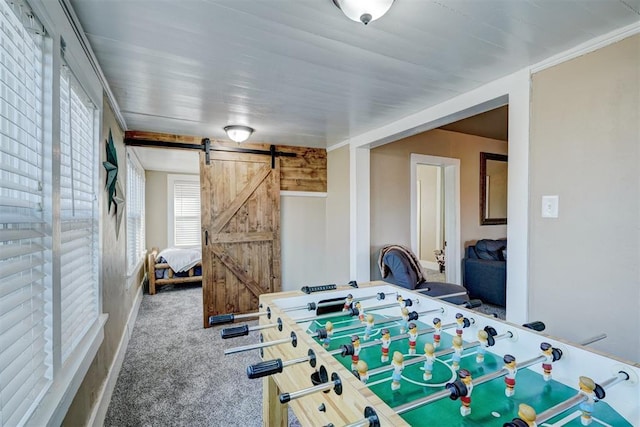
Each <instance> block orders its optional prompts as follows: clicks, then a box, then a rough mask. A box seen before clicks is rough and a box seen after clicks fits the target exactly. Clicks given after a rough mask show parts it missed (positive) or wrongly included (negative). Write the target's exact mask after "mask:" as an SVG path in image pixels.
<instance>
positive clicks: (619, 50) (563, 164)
mask: <svg viewBox="0 0 640 427" xmlns="http://www.w3.org/2000/svg"><path fill="white" fill-rule="evenodd" d="M531 93H532V95H531V99H532V104H531V106H532V107H531V108H532V109H531V146H530V147H531V152H530V156H531V157H530V171H531V173H530V209H529V218H530V227H531V233H530V247H529V249H530V258H529V271H530V273H529V274H530V282H529V283H530V288H529V289H530V292H529V298H530V299H529V309H530V313H531V318H537V319H540V320H542V321H544V322H545V323H546V324H547V332H549V333H550V334H553V335H557V336H561V337H565V338H568V339H571V340H577V341H579V340H582V339H584V338H587V337H589V336H592V335H595V334H598V333H602V332H604V333H606V334H607V335H608V338H607V339H606V340H604V341H601V342H599V343H596V344H593V345H592V347H594V348H599V349H601V350H603V351H606V352H610V353H613V354H616V355H618V356H622V357H625V358H628V359H630V360H634V361H640V334H639V333H638V330H639V328H640V314H639V313H640V311H639V309H638V308H639V306H640V227H639V224H640V175H639V173H638V166H639V165H640V154H639V151H640V124H639V123H640V35H636V36H633V37H631V38H627V39H625V40H623V41H621V42H618V43H616V44H614V45H611V46H608V47H605V48H603V49H600V50H598V51H595V52H593V53H590V54H587V55H584V56H582V57H579V58H576V59H574V60H571V61H568V62H565V63H562V64H560V65H557V66H555V67H553V68H550V69H547V70H544V71H541V72H539V73H537V74H534V75H533V80H532V92H531ZM543 195H558V196H559V199H560V203H559V217H558V218H542V217H541V197H542V196H543Z"/></svg>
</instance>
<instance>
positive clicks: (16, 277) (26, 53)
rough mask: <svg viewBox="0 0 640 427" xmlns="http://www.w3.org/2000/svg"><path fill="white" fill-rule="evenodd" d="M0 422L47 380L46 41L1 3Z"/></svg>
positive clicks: (25, 408) (20, 416)
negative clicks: (44, 143) (44, 121)
mask: <svg viewBox="0 0 640 427" xmlns="http://www.w3.org/2000/svg"><path fill="white" fill-rule="evenodd" d="M0 27H1V28H0V33H1V34H0V218H1V219H0V425H2V426H12V425H19V424H20V423H22V422H24V419H25V418H26V417H28V416H29V414H30V413H31V411H32V410H33V408H34V406H35V405H36V404H37V403H38V401H39V400H40V398H41V396H42V395H43V393H44V392H45V391H46V390H47V388H48V386H49V384H50V380H51V378H52V356H51V355H52V346H51V329H50V325H51V310H50V307H49V306H50V304H51V291H50V289H51V286H50V284H51V276H50V268H51V267H50V265H51V261H50V259H51V251H50V249H49V244H50V239H49V238H50V236H49V235H48V230H49V227H48V225H47V223H46V218H45V215H44V212H43V211H44V209H43V207H44V204H45V200H44V196H43V186H44V151H43V148H44V146H43V139H42V111H43V101H42V99H43V92H42V91H43V76H42V70H43V48H42V46H43V36H42V35H35V34H33V33H32V32H31V31H27V30H26V29H25V28H24V26H23V25H22V23H21V22H20V20H19V19H18V18H17V17H16V15H15V14H14V13H13V11H12V10H11V8H10V7H9V6H8V5H7V3H6V2H4V1H0Z"/></svg>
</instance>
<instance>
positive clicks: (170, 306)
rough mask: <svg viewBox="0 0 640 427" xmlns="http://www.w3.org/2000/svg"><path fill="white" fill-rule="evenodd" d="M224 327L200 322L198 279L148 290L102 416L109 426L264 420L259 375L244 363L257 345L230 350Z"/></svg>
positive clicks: (250, 359) (255, 357) (245, 339)
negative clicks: (249, 374)
mask: <svg viewBox="0 0 640 427" xmlns="http://www.w3.org/2000/svg"><path fill="white" fill-rule="evenodd" d="M221 329H222V327H217V328H210V329H204V328H203V327H202V289H201V287H200V286H199V285H186V286H185V285H183V286H181V287H179V288H175V289H174V288H173V287H171V286H165V287H163V288H162V289H161V290H160V291H159V292H158V293H157V294H156V295H147V294H145V295H144V297H143V300H142V305H141V306H140V311H139V313H138V319H137V321H136V324H135V328H134V331H133V335H132V337H131V340H130V341H129V346H128V348H127V352H126V355H125V359H124V362H123V365H122V370H121V371H120V375H119V377H118V381H117V383H116V387H115V390H114V392H113V396H112V399H111V403H110V405H109V409H108V411H107V416H106V418H105V423H104V424H105V426H118V427H124V426H260V425H262V381H261V380H249V379H248V378H247V376H246V374H245V367H246V366H247V365H249V364H252V363H256V362H258V361H260V356H259V354H258V351H257V350H254V351H250V352H243V353H238V354H234V355H229V356H225V355H224V354H223V351H224V349H225V348H227V347H235V346H238V345H244V344H250V343H255V342H256V341H257V334H258V332H254V333H252V334H251V335H250V336H248V337H241V338H235V339H233V340H222V339H221V338H220V330H221Z"/></svg>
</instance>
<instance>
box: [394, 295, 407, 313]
mask: <svg viewBox="0 0 640 427" xmlns="http://www.w3.org/2000/svg"><path fill="white" fill-rule="evenodd" d="M396 301H398V304H400V310H402V309H403V308H405V307H406V306H407V303H406V301H405V300H404V298H402V296H400V295H398V296H397V298H396Z"/></svg>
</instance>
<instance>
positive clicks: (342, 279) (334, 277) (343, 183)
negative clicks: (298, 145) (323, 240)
mask: <svg viewBox="0 0 640 427" xmlns="http://www.w3.org/2000/svg"><path fill="white" fill-rule="evenodd" d="M326 221H327V228H326V233H327V246H326V250H325V254H326V267H325V268H326V269H327V274H328V275H329V280H330V281H331V282H333V283H347V282H349V281H350V280H355V278H350V275H349V274H350V273H349V233H350V229H349V147H348V146H344V147H342V148H338V149H336V150H331V151H328V152H327V201H326Z"/></svg>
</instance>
